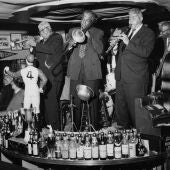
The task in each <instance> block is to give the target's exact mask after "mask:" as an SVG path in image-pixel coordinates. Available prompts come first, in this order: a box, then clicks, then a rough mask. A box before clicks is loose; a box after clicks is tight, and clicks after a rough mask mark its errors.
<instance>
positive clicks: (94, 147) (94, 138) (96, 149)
mask: <svg viewBox="0 0 170 170" xmlns="http://www.w3.org/2000/svg"><path fill="white" fill-rule="evenodd" d="M92 159H94V160H97V159H99V144H98V139H97V134H96V133H93V136H92Z"/></svg>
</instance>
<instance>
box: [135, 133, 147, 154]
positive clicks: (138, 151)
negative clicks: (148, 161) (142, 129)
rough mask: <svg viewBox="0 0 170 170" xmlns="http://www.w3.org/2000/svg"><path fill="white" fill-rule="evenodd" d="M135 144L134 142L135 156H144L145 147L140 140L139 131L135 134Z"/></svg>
mask: <svg viewBox="0 0 170 170" xmlns="http://www.w3.org/2000/svg"><path fill="white" fill-rule="evenodd" d="M137 141H138V142H137V144H136V156H144V155H145V152H146V148H145V146H144V144H143V142H142V139H141V135H140V133H138V134H137Z"/></svg>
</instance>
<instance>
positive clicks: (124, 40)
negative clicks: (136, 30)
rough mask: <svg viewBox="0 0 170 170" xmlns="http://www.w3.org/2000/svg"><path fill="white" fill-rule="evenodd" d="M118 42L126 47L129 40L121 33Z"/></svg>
mask: <svg viewBox="0 0 170 170" xmlns="http://www.w3.org/2000/svg"><path fill="white" fill-rule="evenodd" d="M119 39H120V40H122V41H123V42H124V44H126V45H128V44H129V38H128V36H127V35H126V34H125V33H122V34H121V36H120V37H119Z"/></svg>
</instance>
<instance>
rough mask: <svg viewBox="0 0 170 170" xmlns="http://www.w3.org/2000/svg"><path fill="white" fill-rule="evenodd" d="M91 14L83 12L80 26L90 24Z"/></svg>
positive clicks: (84, 26)
mask: <svg viewBox="0 0 170 170" xmlns="http://www.w3.org/2000/svg"><path fill="white" fill-rule="evenodd" d="M91 20H92V16H91V14H90V13H84V15H83V18H82V20H81V28H82V29H84V28H86V27H87V26H88V25H89V24H91Z"/></svg>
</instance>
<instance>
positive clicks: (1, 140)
mask: <svg viewBox="0 0 170 170" xmlns="http://www.w3.org/2000/svg"><path fill="white" fill-rule="evenodd" d="M0 146H3V134H2V129H0Z"/></svg>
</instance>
